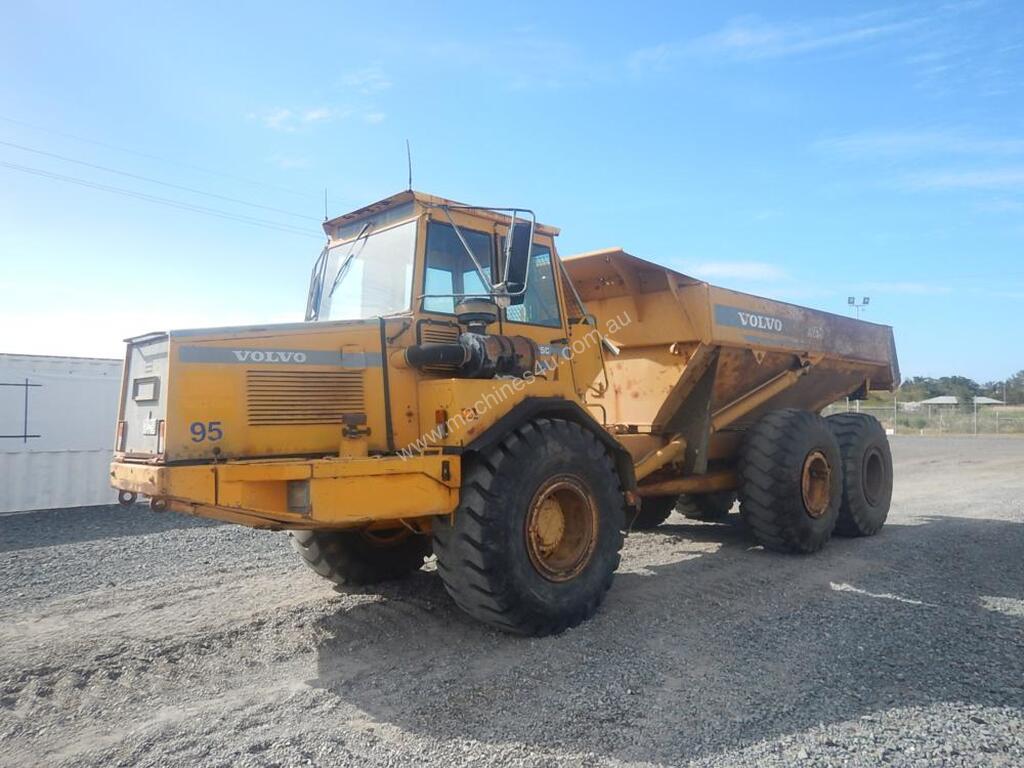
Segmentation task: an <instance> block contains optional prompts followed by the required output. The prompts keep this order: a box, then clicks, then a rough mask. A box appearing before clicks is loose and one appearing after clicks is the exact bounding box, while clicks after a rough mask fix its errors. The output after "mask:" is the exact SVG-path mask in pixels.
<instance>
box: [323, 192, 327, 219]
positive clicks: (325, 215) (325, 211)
mask: <svg viewBox="0 0 1024 768" xmlns="http://www.w3.org/2000/svg"><path fill="white" fill-rule="evenodd" d="M324 221H327V187H324Z"/></svg>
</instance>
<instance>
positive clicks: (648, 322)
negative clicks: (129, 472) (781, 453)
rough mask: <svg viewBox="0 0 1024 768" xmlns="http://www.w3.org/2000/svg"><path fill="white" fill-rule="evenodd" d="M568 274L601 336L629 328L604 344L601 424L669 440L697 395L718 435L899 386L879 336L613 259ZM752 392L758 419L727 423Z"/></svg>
mask: <svg viewBox="0 0 1024 768" xmlns="http://www.w3.org/2000/svg"><path fill="white" fill-rule="evenodd" d="M565 267H566V270H567V272H568V274H569V277H570V279H571V280H572V282H573V284H574V286H575V288H576V290H577V291H578V292H579V294H580V296H581V298H582V299H583V301H584V303H585V304H586V307H587V310H588V311H589V312H591V313H593V314H594V315H596V317H597V319H598V323H599V327H601V328H607V320H608V319H610V318H614V317H618V318H622V317H628V318H629V322H628V323H625V324H624V327H622V329H621V330H617V331H616V332H615V333H614V335H613V336H612V341H613V342H614V343H615V344H616V345H618V346H619V347H620V349H621V353H620V354H619V355H617V356H615V357H611V358H609V360H608V363H607V369H608V370H607V373H608V378H609V386H608V389H607V393H606V394H605V395H604V396H603V397H602V398H600V400H601V406H602V407H603V408H604V410H605V413H606V419H607V421H608V423H610V424H617V425H624V426H625V427H628V428H631V429H633V428H636V429H640V430H650V431H653V432H655V433H657V432H665V431H672V429H673V428H678V422H679V421H680V419H681V418H685V417H686V413H685V407H684V406H685V405H686V402H687V401H688V400H689V401H692V400H693V395H694V394H695V393H696V392H697V390H698V388H699V387H700V386H704V387H705V388H706V389H707V392H706V393H705V394H704V396H703V397H702V398H700V400H702V401H704V402H706V403H707V407H708V408H709V409H710V414H711V416H712V417H714V416H715V415H716V414H717V415H718V416H719V418H718V419H717V421H716V422H715V424H714V425H713V426H714V431H716V432H723V431H729V430H739V429H743V428H745V427H746V426H748V425H749V424H750V423H752V421H754V420H755V419H756V418H758V417H759V416H760V415H761V414H763V413H764V412H765V411H767V410H772V409H775V408H786V407H796V408H802V409H807V410H814V411H817V410H820V409H821V408H823V407H824V406H826V405H828V404H829V403H831V402H834V401H836V400H838V399H841V398H843V397H846V396H850V395H854V396H856V395H860V394H864V393H866V392H867V391H868V390H871V389H875V390H891V389H893V388H894V387H895V386H897V385H898V383H899V367H898V364H897V361H896V351H895V345H894V343H893V333H892V329H891V328H890V327H888V326H884V325H878V324H876V323H869V322H864V321H861V320H855V319H853V318H850V317H843V316H841V315H835V314H831V313H829V312H821V311H818V310H813V309H808V308H806V307H800V306H796V305H793V304H787V303H784V302H780V301H773V300H771V299H766V298H762V297H759V296H753V295H750V294H745V293H740V292H738V291H731V290H728V289H725V288H719V287H717V286H713V285H710V284H708V283H706V282H703V281H700V280H696V279H694V278H692V277H689V276H687V275H683V274H680V273H679V272H676V271H674V270H671V269H667V268H665V267H662V266H659V265H657V264H654V263H653V262H649V261H645V260H643V259H639V258H637V257H635V256H632V255H630V254H628V253H626V252H625V251H623V250H621V249H618V248H616V249H610V250H606V251H597V252H593V253H587V254H582V255H579V256H573V257H569V258H567V259H566V260H565ZM619 325H623V323H621V322H620V323H619ZM698 369H699V370H698ZM709 369H713V374H711V375H709V376H705V375H704V374H705V373H706V372H707V371H708V370H709ZM786 377H789V378H791V379H792V380H791V381H789V380H788V379H787V380H786V381H785V383H786V386H781V385H780V384H778V383H776V382H781V381H782V380H783V379H785V378H786ZM758 390H760V392H761V393H762V397H761V402H759V404H758V405H757V407H754V408H748V409H744V412H743V413H742V416H740V415H739V411H738V410H734V411H733V413H732V415H733V416H735V417H736V418H731V419H730V418H728V416H729V415H730V413H729V411H728V408H729V406H730V404H731V403H734V402H736V401H737V400H738V399H741V398H744V397H748V396H749V395H750V394H751V393H752V392H755V393H756V392H757V391H758ZM681 411H683V413H681ZM672 422H676V423H675V424H673V423H672Z"/></svg>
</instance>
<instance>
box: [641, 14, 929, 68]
mask: <svg viewBox="0 0 1024 768" xmlns="http://www.w3.org/2000/svg"><path fill="white" fill-rule="evenodd" d="M926 22H927V19H926V18H924V17H920V18H913V17H912V18H897V17H895V15H894V14H892V13H888V12H879V13H871V14H863V15H859V16H850V17H831V18H823V19H815V20H810V21H805V22H791V23H777V22H770V21H765V20H763V19H760V18H758V17H756V16H743V17H739V18H735V19H732V20H730V21H729V22H728V23H726V25H725V26H724V27H723V28H722V29H720V30H718V31H717V32H713V33H711V34H708V35H704V36H701V37H697V38H691V39H689V40H684V41H679V42H667V43H661V44H659V45H654V46H651V47H649V48H642V49H640V50H637V51H635V52H634V53H633V54H632V55H631V56H630V59H629V64H630V66H631V67H632V68H633V69H638V70H642V69H665V68H667V67H668V66H669V65H671V64H673V63H674V62H675V61H677V60H679V59H682V58H684V57H689V56H702V55H703V56H707V55H713V56H726V57H730V58H735V59H772V58H783V57H787V56H798V55H801V54H807V53H813V52H816V51H823V50H829V49H843V48H854V47H860V46H865V45H869V44H873V43H875V42H877V41H880V40H885V39H890V38H899V37H900V36H901V35H904V34H905V33H907V32H909V31H911V30H912V29H914V28H916V27H919V26H921V25H923V24H925V23H926Z"/></svg>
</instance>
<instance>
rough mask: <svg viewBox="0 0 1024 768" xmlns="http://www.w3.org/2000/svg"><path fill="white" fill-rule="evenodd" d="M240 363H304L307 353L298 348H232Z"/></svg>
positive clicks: (232, 352)
mask: <svg viewBox="0 0 1024 768" xmlns="http://www.w3.org/2000/svg"><path fill="white" fill-rule="evenodd" d="M231 354H232V355H234V356H235V359H236V360H238V362H240V363H304V362H306V359H307V355H306V353H305V352H303V351H301V350H297V349H232V350H231Z"/></svg>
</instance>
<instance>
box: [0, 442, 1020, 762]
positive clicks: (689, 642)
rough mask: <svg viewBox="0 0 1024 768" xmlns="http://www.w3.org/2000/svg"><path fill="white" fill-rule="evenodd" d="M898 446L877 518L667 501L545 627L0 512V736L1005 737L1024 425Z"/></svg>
mask: <svg viewBox="0 0 1024 768" xmlns="http://www.w3.org/2000/svg"><path fill="white" fill-rule="evenodd" d="M894 453H895V456H896V462H897V481H896V491H895V496H894V501H893V509H892V513H891V514H890V518H889V523H888V524H887V525H886V527H885V528H884V529H883V531H882V532H881V533H880V534H879V535H878V536H877V537H874V538H871V539H862V540H844V539H837V540H834V541H833V542H831V543H830V545H829V546H828V547H826V549H825V550H824V551H823V552H821V553H819V554H817V555H814V556H810V557H794V556H782V555H774V554H769V553H766V552H764V551H762V550H761V549H759V548H755V547H752V546H751V545H750V542H749V541H748V540H747V539H746V538H745V536H744V535H743V534H742V532H741V531H740V530H738V528H736V527H735V526H731V525H712V524H699V523H690V522H688V521H685V520H683V519H682V518H678V517H675V516H673V518H671V519H670V520H669V522H668V523H667V524H666V525H664V526H662V527H661V528H660V529H658V530H657V531H655V532H651V533H641V534H633V535H632V536H630V538H629V539H628V540H627V543H626V548H625V551H624V557H623V564H622V568H621V570H620V573H619V575H618V577H617V578H616V581H615V586H614V587H613V588H612V591H611V593H610V594H609V598H608V600H607V602H606V603H605V606H604V608H603V609H602V610H601V611H600V612H599V614H598V615H597V616H596V617H595V618H594V619H593V620H592V621H590V622H588V623H586V624H584V625H583V626H581V627H579V628H577V629H575V630H571V631H569V632H567V633H565V634H564V635H562V636H560V637H555V638H545V639H540V640H529V639H517V638H513V637H509V636H506V635H503V634H500V633H498V632H495V631H492V630H490V629H487V628H486V627H483V626H480V625H479V624H477V623H475V622H473V621H472V620H470V619H468V618H466V617H464V616H463V615H462V614H460V613H459V612H458V610H457V609H455V608H454V606H453V605H452V603H451V602H450V601H449V599H448V598H447V596H446V594H445V593H444V590H443V588H442V587H441V584H440V582H439V580H438V578H437V576H436V574H435V573H433V572H431V570H430V567H429V565H428V567H427V568H426V569H425V570H424V571H422V572H420V573H418V574H416V576H415V577H414V578H412V579H410V580H408V581H406V582H402V583H396V584H392V585H386V586H384V587H382V588H378V589H376V590H373V591H365V592H361V593H357V594H338V593H336V592H334V591H332V589H331V588H330V586H329V585H328V584H327V583H326V582H324V581H322V580H320V579H318V578H317V577H316V576H314V575H313V574H312V573H311V572H308V571H307V570H306V569H305V568H304V567H303V566H302V565H301V564H300V563H299V561H298V559H297V557H296V556H294V555H293V554H292V553H291V551H290V549H289V547H288V545H287V542H286V541H285V538H284V535H283V534H275V533H267V532H257V531H250V530H247V529H244V528H240V527H234V526H222V525H214V524H209V523H205V522H203V521H195V520H190V519H188V518H184V517H177V516H172V515H163V516H160V515H154V514H151V513H149V512H148V511H145V510H144V509H143V508H141V507H139V508H135V509H132V510H121V509H119V508H99V509H89V510H57V511H51V512H43V513H33V514H25V515H17V516H12V517H6V518H0V587H2V590H0V647H2V649H3V651H2V653H0V763H3V764H7V765H18V766H25V765H47V766H50V765H86V766H88V765H105V766H107V765H140V766H149V765H152V766H167V765H190V766H191V765H223V766H228V765H230V766H265V765H288V766H290V765H316V764H324V765H344V764H355V765H374V766H376V765H381V766H383V765H396V766H397V765H409V764H425V765H441V766H451V765H463V764H469V765H477V764H479V765H490V764H500V765H515V766H551V765H565V766H577V765H633V764H639V765H647V764H669V765H678V764H694V765H707V766H743V765H750V766H772V765H791V764H796V763H799V764H801V765H827V766H839V765H842V766H860V765H863V766H874V765H878V764H880V763H882V764H892V765H908V766H909V765H914V766H917V765H921V766H925V765H927V766H932V765H1003V766H1019V765H1024V565H1022V562H1021V561H1022V556H1024V440H1013V439H998V438H964V439H957V438H944V439H931V438H897V439H896V440H895V441H894Z"/></svg>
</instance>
